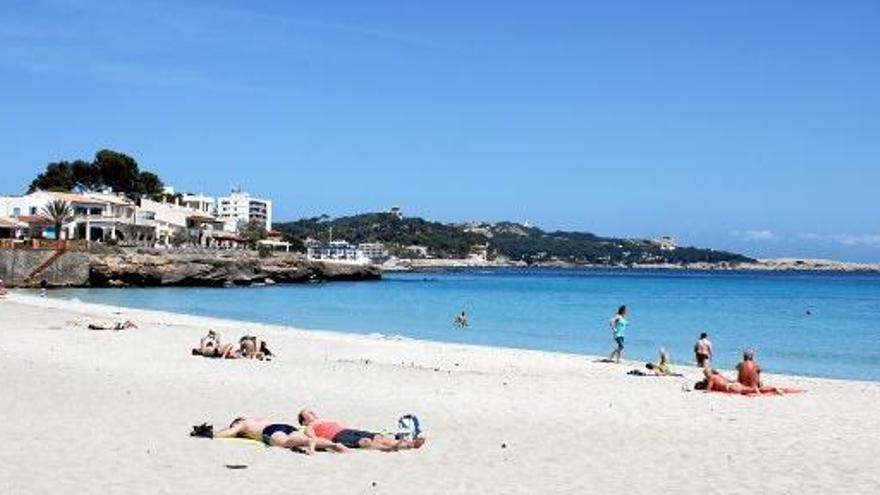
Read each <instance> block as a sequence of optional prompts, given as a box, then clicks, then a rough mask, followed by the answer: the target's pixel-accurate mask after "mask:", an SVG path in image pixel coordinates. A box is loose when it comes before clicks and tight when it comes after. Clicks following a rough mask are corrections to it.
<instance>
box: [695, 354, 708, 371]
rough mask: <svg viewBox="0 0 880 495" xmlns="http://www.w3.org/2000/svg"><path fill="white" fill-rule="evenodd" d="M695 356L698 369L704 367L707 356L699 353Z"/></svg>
mask: <svg viewBox="0 0 880 495" xmlns="http://www.w3.org/2000/svg"><path fill="white" fill-rule="evenodd" d="M696 356H697V366H699V367H700V368H702V367H704V366H706V361H708V360H709V355H708V354H703V353H701V352H697V353H696Z"/></svg>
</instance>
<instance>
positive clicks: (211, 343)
mask: <svg viewBox="0 0 880 495" xmlns="http://www.w3.org/2000/svg"><path fill="white" fill-rule="evenodd" d="M192 354H193V356H204V357H210V358H224V359H239V358H249V359H260V360H263V359H266V360H269V359H271V358H272V357H273V356H274V354H272V351H270V350H269V348H268V347H267V346H266V341H264V340H263V339H261V338H259V337H255V336H253V335H245V336H244V337H242V338H241V339H239V341H238V348H236V346H235V344H231V343H225V344H224V343H223V342H221V341H220V334H219V333H217V332H215V331H214V330H208V334H207V335H205V336H204V337H202V339H201V340H200V341H199V347H198V348H195V349H193V350H192Z"/></svg>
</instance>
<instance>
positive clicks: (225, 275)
mask: <svg viewBox="0 0 880 495" xmlns="http://www.w3.org/2000/svg"><path fill="white" fill-rule="evenodd" d="M381 277H382V274H381V271H380V269H379V268H378V267H377V266H375V265H357V264H346V263H326V262H320V261H310V260H308V259H306V257H305V256H303V255H301V254H295V253H278V254H273V255H270V256H266V257H260V256H259V255H258V254H257V253H256V252H251V251H213V250H211V251H208V250H197V251H168V250H163V249H137V250H124V249H115V250H107V251H105V252H92V253H84V252H64V253H57V252H56V251H54V250H23V249H15V250H12V249H7V250H0V279H2V280H3V281H4V283H5V284H6V286H8V287H37V286H39V284H40V283H41V282H42V281H45V282H46V283H47V284H48V285H49V286H51V287H155V286H204V287H220V286H224V285H252V284H258V283H265V284H272V283H303V282H315V281H322V280H351V281H356V280H378V279H380V278H381Z"/></svg>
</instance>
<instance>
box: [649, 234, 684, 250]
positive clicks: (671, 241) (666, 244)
mask: <svg viewBox="0 0 880 495" xmlns="http://www.w3.org/2000/svg"><path fill="white" fill-rule="evenodd" d="M654 244H656V245H658V246H660V250H661V251H675V250H676V248H678V241H677V240H675V237H672V236H670V235H664V236H661V237H658V238H657V239H654Z"/></svg>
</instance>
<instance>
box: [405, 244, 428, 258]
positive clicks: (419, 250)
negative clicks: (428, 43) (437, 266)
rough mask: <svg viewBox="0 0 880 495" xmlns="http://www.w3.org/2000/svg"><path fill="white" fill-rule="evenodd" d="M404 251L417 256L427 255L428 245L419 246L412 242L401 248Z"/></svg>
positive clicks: (425, 256) (424, 256)
mask: <svg viewBox="0 0 880 495" xmlns="http://www.w3.org/2000/svg"><path fill="white" fill-rule="evenodd" d="M403 249H404V251H406V252H408V253H409V254H411V255H415V256H418V257H420V258H427V257H428V247H427V246H419V245H416V244H412V245H409V246H406V247H404V248H403Z"/></svg>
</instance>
